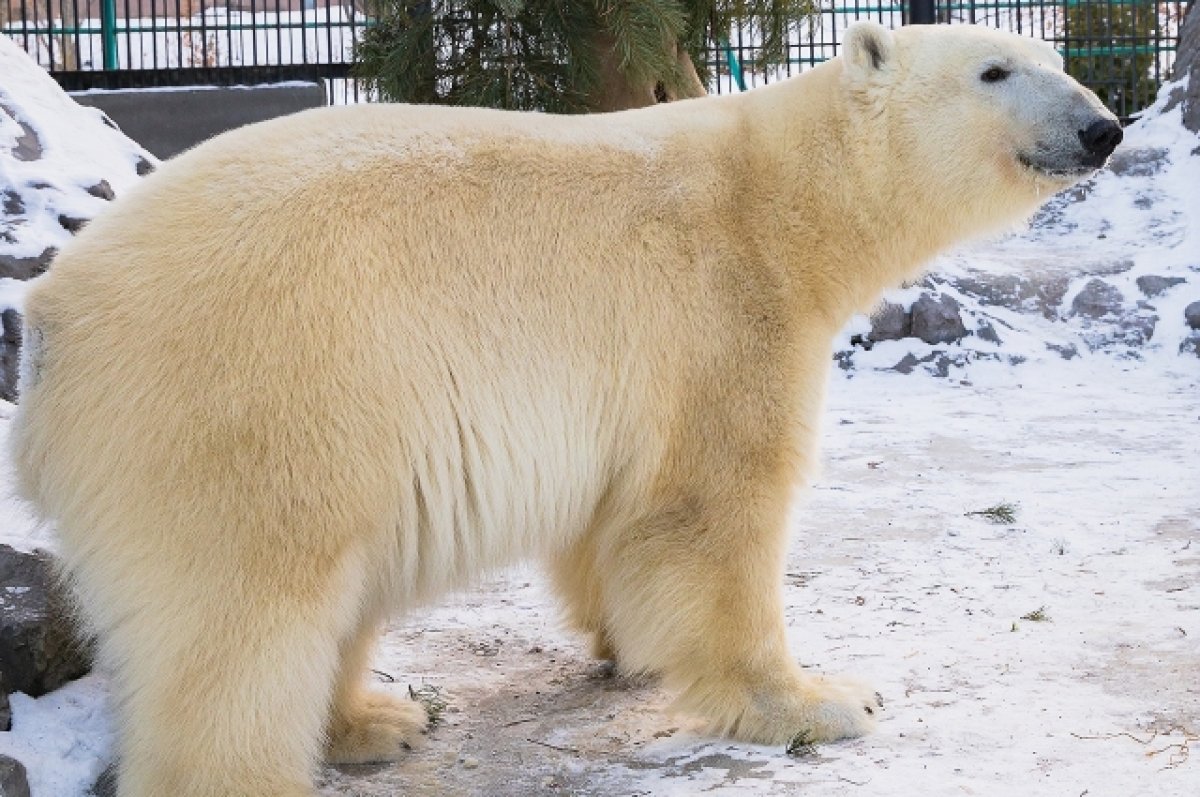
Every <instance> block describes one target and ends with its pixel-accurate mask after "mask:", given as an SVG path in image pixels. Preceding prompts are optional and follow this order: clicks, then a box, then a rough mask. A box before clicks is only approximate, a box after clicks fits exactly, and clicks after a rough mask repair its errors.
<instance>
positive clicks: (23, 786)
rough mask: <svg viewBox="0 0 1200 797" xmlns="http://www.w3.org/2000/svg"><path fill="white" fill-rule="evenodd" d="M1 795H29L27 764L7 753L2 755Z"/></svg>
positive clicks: (0, 763) (10, 796) (8, 796)
mask: <svg viewBox="0 0 1200 797" xmlns="http://www.w3.org/2000/svg"><path fill="white" fill-rule="evenodd" d="M0 797H29V778H28V776H27V775H26V774H25V765H24V764H22V763H21V762H20V761H18V760H17V759H15V758H9V757H8V756H6V755H0Z"/></svg>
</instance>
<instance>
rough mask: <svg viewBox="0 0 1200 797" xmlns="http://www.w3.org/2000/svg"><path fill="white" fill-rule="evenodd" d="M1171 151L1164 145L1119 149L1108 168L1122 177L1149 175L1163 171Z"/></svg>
mask: <svg viewBox="0 0 1200 797" xmlns="http://www.w3.org/2000/svg"><path fill="white" fill-rule="evenodd" d="M1168 154H1169V152H1168V150H1166V149H1165V148H1163V147H1138V148H1136V149H1134V148H1122V149H1118V150H1117V151H1116V152H1114V153H1113V154H1112V157H1111V158H1109V161H1108V169H1109V171H1111V172H1112V173H1113V174H1116V175H1120V176H1121V177H1149V176H1151V175H1154V174H1158V173H1159V172H1160V171H1162V168H1163V166H1165V165H1166V163H1167V159H1168V158H1167V156H1168Z"/></svg>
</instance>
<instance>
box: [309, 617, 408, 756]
mask: <svg viewBox="0 0 1200 797" xmlns="http://www.w3.org/2000/svg"><path fill="white" fill-rule="evenodd" d="M378 636H379V625H378V624H377V623H374V622H369V623H366V624H364V626H363V628H361V629H360V630H359V631H358V633H357V634H356V635H355V637H354V638H353V639H352V640H351V641H350V642H349V643H348V644H347V645H346V646H345V647H344V648H343V650H342V660H341V665H340V667H339V672H338V681H337V685H336V687H335V689H334V695H333V707H332V710H331V712H330V719H329V744H328V750H327V753H326V760H327V761H328V762H329V763H331V764H368V763H382V762H387V761H396V760H399V758H400V757H401V756H402V755H403V753H404V751H405V750H408V749H411V748H413V747H415V746H416V745H417V744H418V742H419V740H420V739H421V736H422V734H423V733H424V732H425V729H426V727H427V726H428V725H429V715H428V714H427V713H426V711H425V708H424V707H423V706H422V705H421V704H420V703H418V702H416V701H415V700H410V699H408V698H406V697H396V696H393V695H389V694H386V693H384V692H379V691H375V690H371V689H369V688H367V686H366V676H367V674H368V672H369V669H368V664H369V662H370V658H371V649H372V648H373V647H374V644H375V640H376V638H377V637H378Z"/></svg>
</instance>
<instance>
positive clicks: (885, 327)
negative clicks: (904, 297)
mask: <svg viewBox="0 0 1200 797" xmlns="http://www.w3.org/2000/svg"><path fill="white" fill-rule="evenodd" d="M911 334H912V315H910V314H909V312H908V311H907V310H905V309H904V308H903V307H901V306H900V305H898V304H894V303H892V302H884V303H883V305H882V306H881V307H880V308H879V309H878V310H876V311H875V314H874V315H872V316H871V332H870V333H869V334H868V335H867V337H868V338H869V339H870V340H871V341H873V342H875V343H878V342H879V341H881V340H902V339H903V338H907V337H908V336H909V335H911Z"/></svg>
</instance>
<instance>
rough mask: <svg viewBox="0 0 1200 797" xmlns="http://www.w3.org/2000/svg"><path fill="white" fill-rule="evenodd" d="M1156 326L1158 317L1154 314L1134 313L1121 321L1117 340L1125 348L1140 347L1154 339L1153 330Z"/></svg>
mask: <svg viewBox="0 0 1200 797" xmlns="http://www.w3.org/2000/svg"><path fill="white" fill-rule="evenodd" d="M1157 325H1158V316H1157V315H1155V314H1154V313H1145V312H1142V313H1135V314H1132V315H1127V316H1125V317H1124V318H1122V319H1121V329H1120V332H1119V333H1118V335H1117V339H1118V340H1119V341H1121V342H1122V343H1124V344H1125V345H1127V346H1142V345H1144V344H1146V343H1149V342H1150V339H1151V338H1153V337H1154V328H1155V327H1156V326H1157Z"/></svg>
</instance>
